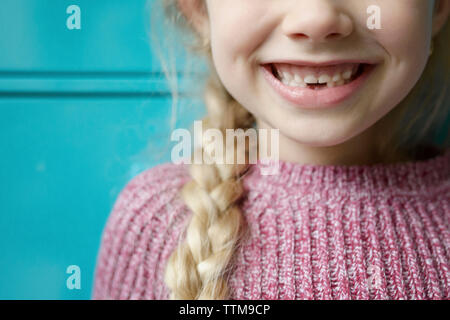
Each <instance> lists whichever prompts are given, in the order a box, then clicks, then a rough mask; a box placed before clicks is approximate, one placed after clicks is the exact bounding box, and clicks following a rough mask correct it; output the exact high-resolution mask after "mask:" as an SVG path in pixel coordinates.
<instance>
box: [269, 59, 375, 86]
mask: <svg viewBox="0 0 450 320" xmlns="http://www.w3.org/2000/svg"><path fill="white" fill-rule="evenodd" d="M371 66H372V65H371V64H367V63H341V64H335V65H328V66H320V67H312V66H300V65H294V64H288V63H269V64H266V65H264V67H265V68H267V70H268V71H270V72H271V73H272V75H273V76H274V77H275V78H276V79H278V80H279V81H280V82H282V83H283V84H284V85H286V86H288V87H293V88H308V89H312V90H323V89H326V88H334V87H339V86H344V85H347V84H349V83H351V82H353V81H355V80H356V79H358V78H359V77H360V76H361V75H362V74H363V73H365V72H366V71H368V70H369V69H370V68H371Z"/></svg>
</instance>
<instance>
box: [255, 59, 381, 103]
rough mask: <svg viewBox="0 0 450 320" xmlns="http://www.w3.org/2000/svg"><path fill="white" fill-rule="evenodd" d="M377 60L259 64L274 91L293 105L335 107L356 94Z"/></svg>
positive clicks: (375, 65) (363, 84) (362, 86)
mask: <svg viewBox="0 0 450 320" xmlns="http://www.w3.org/2000/svg"><path fill="white" fill-rule="evenodd" d="M377 65H378V63H371V62H366V61H342V62H339V63H338V62H335V63H332V62H330V63H327V64H313V63H307V62H302V63H296V62H293V63H287V62H270V63H265V64H262V65H261V70H262V71H263V72H262V73H263V76H264V78H265V79H266V81H267V83H268V84H269V85H270V86H271V87H272V89H273V90H274V92H275V93H277V94H278V95H279V96H281V97H282V98H283V99H284V100H286V101H288V102H290V103H291V104H293V105H295V106H296V107H299V108H303V109H324V108H331V107H337V106H339V105H341V104H342V103H343V102H344V101H346V100H348V99H350V98H351V97H353V96H355V95H356V93H358V92H360V91H361V90H362V88H364V87H365V83H366V82H367V80H368V79H369V77H370V75H371V74H372V72H373V71H374V69H375V68H376V67H377Z"/></svg>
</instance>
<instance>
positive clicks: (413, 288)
mask: <svg viewBox="0 0 450 320" xmlns="http://www.w3.org/2000/svg"><path fill="white" fill-rule="evenodd" d="M261 166H262V165H261V164H260V163H258V164H256V165H253V166H252V169H251V171H250V172H249V173H248V174H247V175H246V176H245V177H244V179H243V184H244V187H245V190H246V193H245V196H244V197H243V198H242V201H241V202H240V206H241V208H242V212H243V214H244V217H245V220H246V224H247V228H248V229H247V230H248V232H249V235H250V236H249V237H247V238H245V240H243V241H242V244H241V245H240V246H239V247H238V249H237V251H236V253H235V256H234V259H235V261H234V263H233V265H234V268H232V269H231V270H230V271H229V274H228V282H229V287H230V297H231V298H232V299H448V298H449V297H450V271H449V263H450V150H447V151H446V153H445V154H444V155H440V156H436V157H434V158H431V159H428V160H422V161H416V162H408V163H401V164H390V165H372V166H314V165H300V164H294V163H290V162H281V165H280V172H279V174H277V175H272V176H267V175H261V172H260V170H259V169H261ZM189 179H190V177H189V174H188V172H187V167H186V166H184V165H174V164H171V163H168V164H163V165H158V166H156V167H154V168H152V169H149V170H147V171H145V172H143V173H141V174H139V175H138V176H137V177H135V178H133V179H132V180H131V181H130V182H129V183H128V185H127V186H126V187H125V188H124V189H123V190H122V192H121V193H120V195H119V197H118V199H117V201H116V203H115V205H114V208H113V210H112V213H111V215H110V217H109V220H108V222H107V225H106V227H105V230H104V232H103V238H102V243H101V248H100V252H99V256H98V261H97V268H96V274H95V283H94V289H93V298H94V299H168V297H169V291H168V288H167V287H166V285H165V283H164V281H163V275H164V270H165V264H166V261H167V259H168V258H169V256H170V254H171V253H172V251H173V250H174V248H175V246H176V244H177V239H178V237H179V236H180V235H181V234H182V231H183V230H184V229H185V226H186V223H187V222H188V219H189V216H190V214H191V213H190V210H189V209H188V208H187V207H186V206H185V204H184V203H183V201H182V200H181V198H179V197H178V192H179V190H180V188H181V187H182V186H183V184H184V183H185V182H187V181H188V180H189Z"/></svg>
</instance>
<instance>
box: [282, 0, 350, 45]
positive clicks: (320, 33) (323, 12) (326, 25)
mask: <svg viewBox="0 0 450 320" xmlns="http://www.w3.org/2000/svg"><path fill="white" fill-rule="evenodd" d="M283 29H284V33H285V34H286V35H287V36H288V37H290V38H293V39H309V40H311V41H314V42H323V41H327V40H332V39H341V38H345V37H347V36H349V35H350V34H351V33H352V32H353V22H352V20H351V18H350V17H349V16H348V15H346V14H344V13H342V12H338V11H337V10H335V9H334V8H329V7H328V8H326V9H324V8H317V10H311V9H309V10H298V11H297V12H291V14H289V15H288V16H287V17H286V19H285V20H284V23H283Z"/></svg>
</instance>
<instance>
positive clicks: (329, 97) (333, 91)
mask: <svg viewBox="0 0 450 320" xmlns="http://www.w3.org/2000/svg"><path fill="white" fill-rule="evenodd" d="M261 68H262V69H263V74H264V77H265V78H266V80H267V81H268V82H269V84H270V85H271V86H272V87H273V88H274V90H275V91H276V92H277V93H278V94H279V95H281V96H282V97H283V98H284V99H286V100H287V101H289V102H291V103H293V104H294V105H295V106H296V107H298V108H302V109H324V108H331V107H336V106H338V105H339V104H340V103H342V102H344V101H346V100H347V99H349V98H350V97H352V96H353V95H354V94H355V93H356V92H357V91H358V90H359V89H360V88H361V87H362V85H363V84H364V83H365V82H366V80H367V78H368V77H369V76H370V74H371V73H372V71H373V69H375V65H366V66H365V69H364V71H363V73H362V74H361V75H359V77H358V78H356V79H354V80H353V81H352V82H349V83H347V84H345V85H342V86H337V87H333V88H323V89H317V90H316V89H310V88H301V87H295V88H294V87H290V86H287V85H285V84H284V83H283V82H281V81H280V80H278V79H277V78H276V77H275V76H274V75H273V74H272V72H271V70H270V66H269V67H267V66H261Z"/></svg>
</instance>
